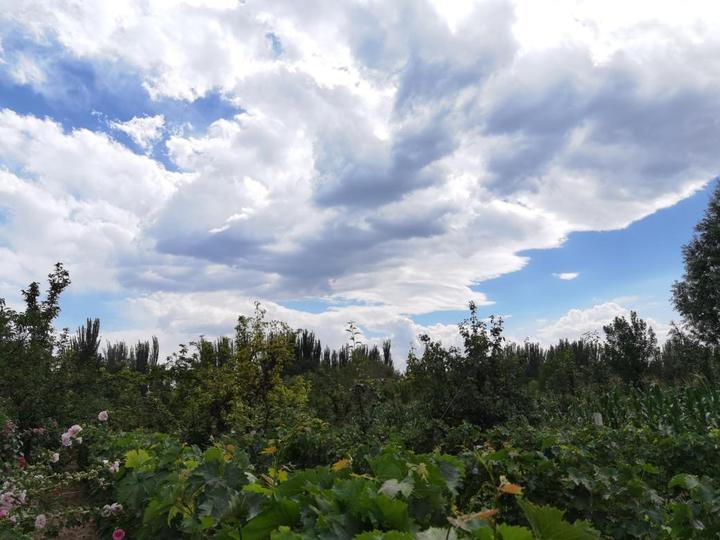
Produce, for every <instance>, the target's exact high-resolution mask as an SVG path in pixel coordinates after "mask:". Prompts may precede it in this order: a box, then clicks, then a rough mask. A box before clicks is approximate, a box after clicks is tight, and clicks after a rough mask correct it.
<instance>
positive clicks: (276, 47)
mask: <svg viewBox="0 0 720 540" xmlns="http://www.w3.org/2000/svg"><path fill="white" fill-rule="evenodd" d="M265 37H266V38H267V39H268V41H269V42H270V48H271V49H272V51H273V53H274V54H275V56H276V57H279V56H281V55H282V54H283V53H284V52H285V49H283V45H282V41H280V38H279V37H278V36H277V34H274V33H273V32H268V33H267V34H265Z"/></svg>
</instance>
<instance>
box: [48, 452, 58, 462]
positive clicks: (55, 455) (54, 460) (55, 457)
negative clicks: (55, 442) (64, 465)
mask: <svg viewBox="0 0 720 540" xmlns="http://www.w3.org/2000/svg"><path fill="white" fill-rule="evenodd" d="M58 461H60V454H58V453H57V452H55V453H54V454H53V455H52V456H51V457H50V462H51V463H57V462H58Z"/></svg>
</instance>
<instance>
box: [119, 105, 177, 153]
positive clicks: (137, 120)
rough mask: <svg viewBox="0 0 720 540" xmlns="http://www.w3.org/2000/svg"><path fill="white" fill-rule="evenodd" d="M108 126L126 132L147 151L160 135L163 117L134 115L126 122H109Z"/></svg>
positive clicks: (163, 124) (159, 115) (163, 125)
mask: <svg viewBox="0 0 720 540" xmlns="http://www.w3.org/2000/svg"><path fill="white" fill-rule="evenodd" d="M110 127H111V128H113V129H116V130H118V131H122V132H124V133H125V134H127V136H128V137H130V139H132V141H133V142H134V143H135V144H137V145H138V146H139V147H140V148H142V149H143V150H145V151H148V150H150V149H151V148H152V146H153V145H154V144H155V143H156V142H157V141H158V140H159V139H160V137H162V134H163V128H164V127H165V117H164V116H163V115H162V114H158V115H156V116H134V117H132V118H131V119H130V120H128V121H127V122H110Z"/></svg>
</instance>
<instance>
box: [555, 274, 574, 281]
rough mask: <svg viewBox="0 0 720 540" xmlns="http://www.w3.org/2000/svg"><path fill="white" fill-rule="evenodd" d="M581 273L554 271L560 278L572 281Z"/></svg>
mask: <svg viewBox="0 0 720 540" xmlns="http://www.w3.org/2000/svg"><path fill="white" fill-rule="evenodd" d="M579 275H580V273H579V272H560V273H557V274H556V273H553V276H555V277H556V278H558V279H561V280H563V281H570V280H573V279H575V278H577V277H578V276H579Z"/></svg>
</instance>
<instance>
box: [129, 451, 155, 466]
mask: <svg viewBox="0 0 720 540" xmlns="http://www.w3.org/2000/svg"><path fill="white" fill-rule="evenodd" d="M148 461H150V454H148V453H147V452H146V451H145V450H142V449H139V450H130V451H129V452H127V453H126V454H125V468H126V469H141V468H143V465H144V464H145V463H146V462H148Z"/></svg>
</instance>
